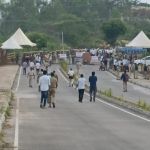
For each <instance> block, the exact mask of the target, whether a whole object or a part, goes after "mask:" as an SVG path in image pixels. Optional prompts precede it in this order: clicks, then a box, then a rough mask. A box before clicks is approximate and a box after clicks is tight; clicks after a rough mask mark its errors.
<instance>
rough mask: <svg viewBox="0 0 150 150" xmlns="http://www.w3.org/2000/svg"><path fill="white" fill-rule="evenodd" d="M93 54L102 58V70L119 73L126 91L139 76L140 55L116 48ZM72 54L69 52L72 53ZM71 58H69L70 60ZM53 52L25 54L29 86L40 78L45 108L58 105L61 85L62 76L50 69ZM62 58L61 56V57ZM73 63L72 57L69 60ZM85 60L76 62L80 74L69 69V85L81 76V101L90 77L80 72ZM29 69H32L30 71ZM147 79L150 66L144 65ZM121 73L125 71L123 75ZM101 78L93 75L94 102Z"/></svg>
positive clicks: (100, 60) (79, 84)
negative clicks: (118, 50) (119, 53)
mask: <svg viewBox="0 0 150 150" xmlns="http://www.w3.org/2000/svg"><path fill="white" fill-rule="evenodd" d="M88 52H89V53H90V55H91V56H97V57H98V60H99V70H102V71H108V70H110V69H111V70H113V71H114V72H116V73H117V79H120V80H122V81H123V92H127V82H128V80H129V78H130V77H131V75H133V78H134V79H136V78H138V74H139V66H138V65H137V64H136V63H134V59H136V55H115V54H114V52H113V51H108V50H107V51H106V50H98V49H97V50H95V49H92V50H90V51H88ZM68 56H69V55H68ZM69 58H70V57H68V58H67V59H68V60H69ZM53 59H54V58H53V55H51V54H48V55H47V54H46V55H41V54H32V55H30V56H29V57H24V59H23V63H22V67H23V75H27V77H28V81H29V87H30V88H32V87H33V81H34V80H35V79H36V81H37V83H38V84H39V91H41V104H40V107H41V108H45V106H46V103H48V104H49V107H53V108H55V105H56V104H55V93H56V89H57V87H58V76H57V74H56V72H55V71H51V70H50V68H51V67H50V66H51V65H52V62H53ZM57 59H58V58H57ZM69 62H72V64H73V61H72V60H69ZM81 66H82V62H80V61H78V62H76V74H75V72H74V70H73V69H72V68H70V70H69V71H68V79H69V87H73V85H74V80H75V77H76V78H77V89H78V93H79V102H82V100H83V95H84V91H85V87H86V79H85V78H84V74H80V68H81ZM27 68H29V71H28V73H27ZM142 69H143V72H144V78H145V79H149V78H150V77H149V76H148V74H149V73H148V72H149V71H150V68H149V66H146V65H143V68H141V70H142ZM120 72H122V74H121V76H120ZM96 82H97V77H96V76H95V72H92V75H91V76H90V77H89V83H90V87H89V93H90V101H93V102H95V96H96V91H97V86H96Z"/></svg>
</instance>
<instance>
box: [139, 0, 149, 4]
mask: <svg viewBox="0 0 150 150" xmlns="http://www.w3.org/2000/svg"><path fill="white" fill-rule="evenodd" d="M140 1H141V2H146V3H149V4H150V0H140Z"/></svg>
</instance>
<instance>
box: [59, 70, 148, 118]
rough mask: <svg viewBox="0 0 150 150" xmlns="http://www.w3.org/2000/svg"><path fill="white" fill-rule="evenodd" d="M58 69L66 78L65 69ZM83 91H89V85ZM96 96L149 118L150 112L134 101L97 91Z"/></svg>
mask: <svg viewBox="0 0 150 150" xmlns="http://www.w3.org/2000/svg"><path fill="white" fill-rule="evenodd" d="M60 71H61V72H62V74H63V75H64V77H65V78H67V79H68V76H67V74H66V73H65V71H64V70H63V69H62V68H60ZM85 91H86V92H87V93H89V86H87V85H86V89H85ZM96 96H97V98H100V99H102V100H103V101H106V102H108V103H110V104H113V105H115V106H118V107H121V108H124V109H127V110H129V111H131V112H133V113H136V114H139V115H142V116H145V117H146V118H149V119H150V112H149V111H145V110H143V109H141V108H139V107H138V106H137V105H136V104H135V103H132V102H130V101H122V100H117V99H115V98H112V97H107V96H105V95H102V94H100V93H99V92H97V95H96Z"/></svg>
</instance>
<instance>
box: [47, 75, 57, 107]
mask: <svg viewBox="0 0 150 150" xmlns="http://www.w3.org/2000/svg"><path fill="white" fill-rule="evenodd" d="M57 81H58V80H57V79H56V77H55V75H54V73H53V72H52V73H51V77H50V88H49V96H48V103H49V107H50V108H51V104H52V105H53V108H55V107H56V103H55V94H56V89H57V86H58V82H57Z"/></svg>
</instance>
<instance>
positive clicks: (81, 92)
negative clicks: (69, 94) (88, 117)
mask: <svg viewBox="0 0 150 150" xmlns="http://www.w3.org/2000/svg"><path fill="white" fill-rule="evenodd" d="M85 82H86V79H85V78H84V76H83V74H81V75H80V78H79V79H78V82H77V87H78V92H79V102H80V103H82V100H83V95H84V90H85Z"/></svg>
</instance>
